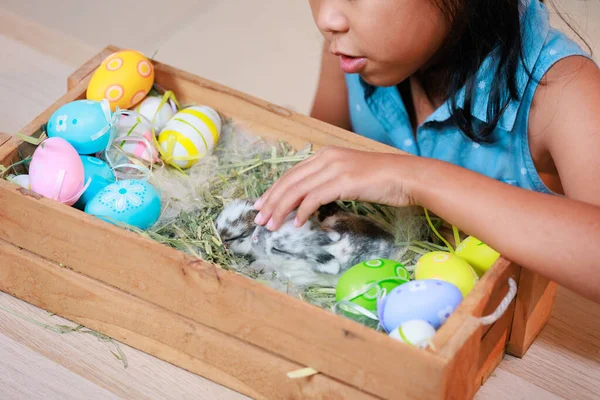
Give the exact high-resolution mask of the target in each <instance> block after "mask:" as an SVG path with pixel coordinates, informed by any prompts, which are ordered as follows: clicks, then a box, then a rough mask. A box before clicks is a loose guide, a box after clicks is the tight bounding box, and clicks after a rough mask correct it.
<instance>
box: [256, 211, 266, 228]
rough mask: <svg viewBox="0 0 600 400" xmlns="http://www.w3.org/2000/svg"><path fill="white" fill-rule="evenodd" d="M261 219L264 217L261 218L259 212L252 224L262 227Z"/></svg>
mask: <svg viewBox="0 0 600 400" xmlns="http://www.w3.org/2000/svg"><path fill="white" fill-rule="evenodd" d="M263 219H264V217H263V215H262V213H260V212H259V213H258V214H256V218H254V223H255V224H258V225H262V224H264V221H263Z"/></svg>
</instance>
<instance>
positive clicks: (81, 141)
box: [46, 100, 113, 154]
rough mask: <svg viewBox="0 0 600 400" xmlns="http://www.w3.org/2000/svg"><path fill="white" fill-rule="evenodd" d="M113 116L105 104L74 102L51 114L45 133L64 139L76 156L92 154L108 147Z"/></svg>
mask: <svg viewBox="0 0 600 400" xmlns="http://www.w3.org/2000/svg"><path fill="white" fill-rule="evenodd" d="M103 103H104V104H103ZM112 115H113V114H112V112H111V110H110V106H109V104H108V101H107V100H102V101H92V100H75V101H72V102H70V103H67V104H65V105H63V106H62V107H60V108H59V109H58V110H56V111H55V112H54V114H52V116H51V117H50V119H49V120H48V123H47V124H46V132H47V134H48V137H60V138H62V139H65V140H66V141H67V142H69V143H70V144H71V145H72V146H73V147H74V148H75V150H77V153H79V154H95V153H97V152H99V151H102V150H104V149H106V147H107V146H108V142H109V140H110V122H111V118H112Z"/></svg>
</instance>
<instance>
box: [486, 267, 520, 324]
mask: <svg viewBox="0 0 600 400" xmlns="http://www.w3.org/2000/svg"><path fill="white" fill-rule="evenodd" d="M516 295H517V283H516V282H515V280H514V279H513V278H508V293H507V294H506V296H504V299H502V301H501V302H500V304H499V305H498V307H497V308H496V311H494V312H493V313H491V314H490V315H486V316H485V317H481V318H480V319H479V320H480V321H481V325H492V324H493V323H494V322H496V321H498V320H499V319H500V317H502V315H504V313H505V312H506V310H507V309H508V306H509V305H510V303H511V302H512V301H513V299H514V298H515V296H516Z"/></svg>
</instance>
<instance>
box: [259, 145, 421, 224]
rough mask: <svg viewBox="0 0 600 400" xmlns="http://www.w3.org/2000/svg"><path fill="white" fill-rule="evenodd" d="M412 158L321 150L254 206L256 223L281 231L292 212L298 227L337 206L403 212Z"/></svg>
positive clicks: (297, 166)
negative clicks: (357, 204) (347, 203)
mask: <svg viewBox="0 0 600 400" xmlns="http://www.w3.org/2000/svg"><path fill="white" fill-rule="evenodd" d="M411 158H413V157H411V156H405V155H398V154H387V153H373V152H367V151H358V150H350V149H346V148H337V147H325V148H323V149H321V150H320V151H318V152H317V153H316V154H315V155H313V156H312V157H310V158H308V159H306V160H305V161H303V162H301V163H299V164H298V165H296V166H295V167H293V168H291V169H290V170H289V171H287V172H286V173H285V174H284V175H283V176H282V177H281V178H280V179H279V180H278V181H277V182H275V184H274V185H273V186H271V187H270V188H269V189H268V190H267V191H266V192H265V193H264V194H263V195H262V196H261V197H260V198H259V199H258V201H257V202H256V203H255V205H254V207H255V208H256V209H257V210H259V211H260V213H259V214H258V215H257V217H256V220H255V222H256V223H257V224H259V225H265V224H267V228H268V229H270V230H277V229H279V228H280V227H281V224H282V222H283V220H284V219H285V218H286V217H287V216H288V215H289V214H290V213H291V212H292V211H293V210H294V209H295V208H296V207H299V208H298V211H297V214H296V220H295V221H294V224H295V225H296V226H302V225H304V223H305V222H306V221H307V219H308V218H309V216H310V215H311V214H313V213H314V212H316V211H317V210H318V209H319V207H320V206H321V205H324V204H328V203H330V202H332V201H336V200H357V201H366V202H370V203H378V204H387V205H392V206H397V207H399V206H405V205H409V204H413V203H414V200H413V198H412V197H411V195H410V189H409V188H410V186H411V185H410V183H409V182H411V179H412V176H413V173H412V167H411V163H410V160H409V159H411Z"/></svg>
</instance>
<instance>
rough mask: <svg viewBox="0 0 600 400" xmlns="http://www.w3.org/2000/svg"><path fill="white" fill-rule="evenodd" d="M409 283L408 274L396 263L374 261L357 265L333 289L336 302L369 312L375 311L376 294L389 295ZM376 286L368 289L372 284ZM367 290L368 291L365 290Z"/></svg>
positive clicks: (391, 261)
mask: <svg viewBox="0 0 600 400" xmlns="http://www.w3.org/2000/svg"><path fill="white" fill-rule="evenodd" d="M408 281H410V274H409V273H408V271H407V270H406V268H405V267H404V265H402V264H401V263H399V262H398V261H394V260H388V259H374V260H369V261H365V262H363V263H360V264H357V265H355V266H353V267H352V268H350V269H349V270H348V271H346V272H345V273H344V274H342V276H341V277H340V279H339V281H338V283H337V286H336V288H335V295H336V300H337V301H338V302H339V301H342V300H346V301H351V302H352V303H354V304H356V305H358V306H361V307H363V308H365V309H367V310H369V311H376V310H377V294H378V293H379V291H380V290H383V291H384V293H389V292H390V291H392V290H393V289H394V288H395V287H397V286H400V285H401V284H404V283H406V282H408ZM376 282H378V284H377V286H375V287H373V288H371V289H369V286H371V285H372V284H373V283H376ZM367 289H369V290H367Z"/></svg>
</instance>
